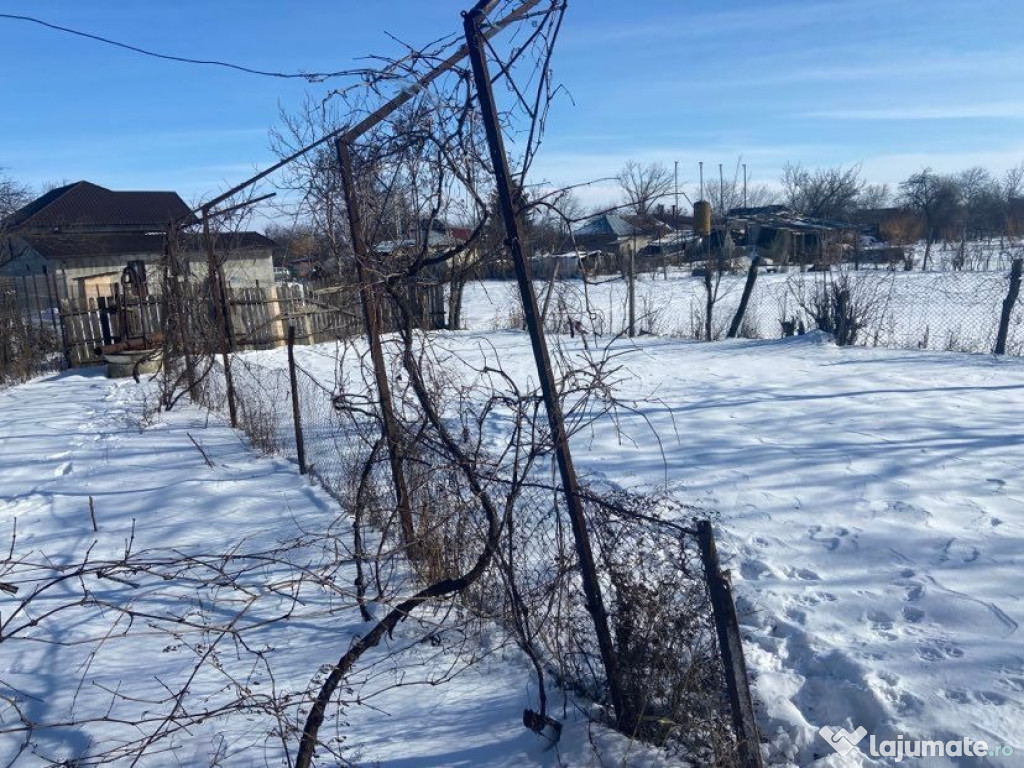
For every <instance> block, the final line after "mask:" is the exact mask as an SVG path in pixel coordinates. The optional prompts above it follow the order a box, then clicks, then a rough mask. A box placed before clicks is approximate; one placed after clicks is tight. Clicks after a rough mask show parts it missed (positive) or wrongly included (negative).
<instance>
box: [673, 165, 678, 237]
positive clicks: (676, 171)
mask: <svg viewBox="0 0 1024 768" xmlns="http://www.w3.org/2000/svg"><path fill="white" fill-rule="evenodd" d="M675 180H676V182H675V183H676V202H675V205H674V206H672V217H673V218H675V217H677V216H678V215H679V161H678V160H676V168H675ZM673 224H675V225H676V226H677V227H678V226H679V223H678V222H675V221H674V222H673Z"/></svg>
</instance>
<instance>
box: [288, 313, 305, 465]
mask: <svg viewBox="0 0 1024 768" xmlns="http://www.w3.org/2000/svg"><path fill="white" fill-rule="evenodd" d="M288 377H289V379H291V384H292V421H293V422H294V424H295V450H296V453H298V456H299V474H300V475H304V474H306V444H305V442H304V441H303V439H302V411H301V410H300V409H299V377H298V371H296V369H295V326H294V325H292V324H291V323H289V324H288Z"/></svg>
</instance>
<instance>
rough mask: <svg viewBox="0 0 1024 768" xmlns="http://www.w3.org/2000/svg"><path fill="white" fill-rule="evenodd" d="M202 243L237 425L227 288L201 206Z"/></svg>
mask: <svg viewBox="0 0 1024 768" xmlns="http://www.w3.org/2000/svg"><path fill="white" fill-rule="evenodd" d="M203 245H204V246H205V248H206V264H207V268H208V271H209V276H210V295H211V296H212V298H213V306H214V313H215V316H216V318H217V329H218V332H219V334H220V354H221V361H222V363H223V365H224V386H225V388H226V389H227V391H228V414H229V415H230V417H231V426H232V427H233V428H234V427H237V426H238V411H237V409H236V407H235V382H234V379H233V378H232V376H231V355H230V354H228V353H229V351H230V346H231V338H230V333H231V330H230V329H231V321H230V318H229V317H228V315H227V313H228V312H230V311H231V309H230V307H229V306H228V304H227V289H226V288H225V287H224V282H223V281H222V280H221V279H220V278H221V275H220V270H219V269H218V268H217V256H216V254H215V253H214V249H213V236H212V235H211V234H210V210H209V208H203Z"/></svg>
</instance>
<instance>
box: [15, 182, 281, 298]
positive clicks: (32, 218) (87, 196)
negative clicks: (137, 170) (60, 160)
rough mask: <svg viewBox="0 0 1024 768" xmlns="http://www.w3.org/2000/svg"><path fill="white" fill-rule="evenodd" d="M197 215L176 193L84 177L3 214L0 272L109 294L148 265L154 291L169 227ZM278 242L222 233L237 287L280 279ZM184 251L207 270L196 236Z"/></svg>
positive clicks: (222, 251)
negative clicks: (131, 268)
mask: <svg viewBox="0 0 1024 768" xmlns="http://www.w3.org/2000/svg"><path fill="white" fill-rule="evenodd" d="M195 221H196V220H195V217H194V216H193V215H192V212H191V210H190V209H189V207H188V206H187V205H186V204H185V202H184V201H183V200H182V199H181V198H180V197H179V196H178V195H177V194H176V193H175V192H136V191H132V192H120V191H113V190H110V189H106V188H105V187H101V186H99V185H97V184H92V183H90V182H88V181H79V182H76V183H74V184H69V185H67V186H64V187H59V188H57V189H53V190H51V191H49V192H47V193H46V194H45V195H43V196H42V197H39V198H37V199H36V200H34V201H32V202H31V203H29V204H28V205H26V206H24V207H23V208H20V209H19V210H17V211H15V212H14V213H13V214H11V215H10V216H9V217H8V218H7V219H6V220H4V222H3V225H2V227H0V232H2V233H3V234H2V238H0V276H4V277H18V276H22V275H26V276H29V275H41V274H46V275H52V276H53V279H54V281H55V282H58V281H62V282H63V284H64V285H63V288H64V289H65V290H64V291H61V293H66V294H67V295H72V296H82V297H90V298H92V297H100V296H109V295H111V292H112V290H113V289H112V286H113V285H115V284H117V283H118V282H119V281H120V279H121V274H122V273H123V272H124V270H125V268H126V267H127V266H128V264H129V263H131V262H142V264H144V265H145V271H146V278H147V282H148V284H149V287H150V291H151V292H158V291H159V289H160V282H161V278H162V270H161V268H160V263H161V261H162V260H163V258H164V251H165V246H166V233H167V231H168V226H169V225H170V224H172V222H173V223H176V224H178V225H180V226H185V225H189V224H194V223H195ZM273 247H274V242H273V241H272V240H270V239H269V238H266V237H264V236H263V235H261V234H259V233H257V232H238V233H232V234H220V235H217V236H216V239H215V242H214V249H215V253H216V254H217V256H218V259H219V260H220V261H221V263H222V264H223V270H224V275H225V277H226V279H227V280H228V282H229V283H230V284H231V285H233V286H236V287H251V286H254V285H256V284H257V283H259V284H261V285H270V284H272V283H273V281H274V269H273V260H272V251H273ZM179 248H180V252H181V253H182V255H183V256H184V258H185V261H186V263H188V264H189V265H190V266H191V271H192V273H193V274H194V275H195V276H196V277H197V278H198V279H201V278H202V277H203V276H204V275H205V274H206V256H205V253H204V251H203V247H202V243H201V242H200V240H199V238H198V237H197V236H195V235H191V236H185V237H183V238H182V240H181V242H180V243H179Z"/></svg>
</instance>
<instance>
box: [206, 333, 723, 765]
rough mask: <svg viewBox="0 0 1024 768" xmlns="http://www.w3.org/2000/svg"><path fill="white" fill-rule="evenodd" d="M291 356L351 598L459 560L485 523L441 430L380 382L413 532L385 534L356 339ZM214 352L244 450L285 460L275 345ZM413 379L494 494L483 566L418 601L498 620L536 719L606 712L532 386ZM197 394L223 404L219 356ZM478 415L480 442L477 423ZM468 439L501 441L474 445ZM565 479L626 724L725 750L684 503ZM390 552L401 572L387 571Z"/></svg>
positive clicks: (286, 433) (291, 437) (445, 569)
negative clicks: (573, 490)
mask: <svg viewBox="0 0 1024 768" xmlns="http://www.w3.org/2000/svg"><path fill="white" fill-rule="evenodd" d="M392 351H395V350H392ZM397 357H398V356H397V355H389V364H390V365H391V366H393V368H394V370H393V373H394V374H395V376H394V378H393V380H394V381H397V382H401V381H402V378H401V377H400V376H399V375H398V373H399V372H398V370H397V366H398V365H399V362H398V359H397ZM303 360H304V361H305V362H306V365H303V364H301V363H300V364H297V366H296V382H297V389H296V391H297V395H298V402H299V413H300V422H301V439H302V440H303V443H304V448H305V461H306V464H307V466H308V469H309V474H311V475H312V476H313V477H314V478H316V480H317V482H318V483H320V484H321V485H322V486H323V487H324V488H325V489H326V490H327V491H328V492H329V493H330V494H331V495H332V496H334V497H335V498H336V499H337V500H338V501H339V502H340V504H341V507H342V509H344V510H349V511H351V512H352V513H353V515H354V516H355V518H356V526H355V528H356V534H355V537H354V540H353V541H352V542H349V543H348V544H347V552H345V553H344V554H345V556H347V557H355V558H356V559H357V560H358V561H360V562H361V564H362V569H361V575H360V581H361V582H362V583H361V584H360V585H359V586H360V588H361V589H362V590H363V595H364V596H363V599H364V600H365V602H367V603H374V602H378V601H379V602H384V603H387V602H389V601H391V602H393V601H395V600H396V599H397V597H398V596H400V594H401V593H403V591H404V592H408V590H409V589H410V588H411V587H412V586H413V585H414V584H415V583H421V584H422V583H426V584H429V583H432V582H434V581H436V580H438V579H444V578H451V577H452V576H453V575H454V574H458V573H465V572H466V571H467V570H468V569H469V568H471V567H472V565H473V561H474V560H475V558H476V557H477V556H478V553H479V549H480V547H481V542H482V541H483V540H484V539H485V538H486V536H485V532H486V528H487V521H486V519H485V517H484V515H483V513H482V511H481V507H480V502H479V499H478V494H476V493H475V492H474V491H473V490H472V489H471V487H470V485H469V484H467V483H466V481H465V479H464V468H462V467H459V466H456V462H454V461H453V459H452V455H451V453H450V452H449V451H448V450H446V448H445V445H444V440H443V439H441V438H440V437H438V436H437V435H433V434H429V433H428V432H427V431H426V430H424V429H422V428H417V427H416V422H415V411H416V406H415V404H414V402H413V399H412V396H411V393H410V392H409V391H408V389H407V388H405V387H403V386H401V385H399V386H398V387H396V391H395V392H394V397H395V401H396V405H397V406H398V411H399V413H400V414H402V421H403V425H404V431H403V434H404V435H405V436H406V438H407V440H406V441H403V448H402V458H403V464H404V465H405V468H406V471H407V473H408V474H407V482H408V485H409V488H410V495H411V497H412V506H413V508H414V510H415V511H416V534H417V536H416V545H415V547H414V548H409V547H406V546H404V545H403V542H402V540H401V536H400V531H399V528H398V525H397V522H396V511H395V507H396V498H395V493H394V491H393V489H392V483H391V477H390V471H389V468H388V461H387V455H386V451H385V449H384V446H383V445H382V441H381V439H380V434H381V427H380V423H379V421H378V416H377V413H376V410H375V407H374V404H373V403H372V401H371V400H370V399H369V396H368V395H366V394H364V393H367V392H372V388H371V387H370V386H369V382H370V381H371V380H372V379H371V377H370V372H369V371H368V370H367V366H366V364H364V360H363V357H362V354H361V345H360V344H356V343H352V342H341V341H339V342H338V343H337V344H335V345H320V346H318V347H313V348H308V349H306V350H304V352H303ZM310 360H313V361H314V364H313V365H312V366H311V367H312V370H310V369H309V367H307V366H309V364H310ZM421 362H422V361H421ZM231 365H232V373H233V380H234V387H235V400H236V404H237V410H238V420H239V425H240V427H242V428H243V429H244V430H245V431H246V433H247V434H248V435H249V437H250V439H251V440H252V442H253V444H254V446H256V447H257V448H259V449H260V450H262V451H264V452H267V453H276V454H280V455H284V456H286V457H288V458H290V459H293V460H296V459H297V455H298V444H297V441H296V435H297V431H296V429H295V421H294V419H293V417H292V400H291V396H292V393H291V388H290V382H289V371H288V368H287V364H286V359H285V357H284V355H283V353H282V352H260V353H249V354H246V355H240V356H235V357H234V358H233V359H232V363H231ZM427 367H428V368H430V367H429V366H427ZM330 372H333V375H332V373H330ZM427 378H428V380H430V381H431V383H432V387H433V391H434V396H436V397H437V403H438V405H439V407H441V408H442V410H443V413H444V420H445V424H446V427H447V430H448V432H449V433H450V434H451V435H454V436H456V439H457V440H458V441H459V442H460V444H461V445H463V446H464V448H465V449H466V450H467V452H468V453H470V454H471V455H472V456H473V457H474V459H473V472H474V474H475V477H476V480H477V482H478V483H479V484H480V487H481V488H482V489H483V491H484V492H485V493H487V494H488V495H489V496H491V497H492V498H494V499H497V500H499V502H500V505H501V507H502V509H501V514H502V529H501V535H500V544H499V546H498V547H497V549H496V552H495V557H494V561H493V563H492V566H491V567H490V568H489V569H488V570H487V572H486V573H485V574H484V576H483V577H482V578H481V579H480V580H479V581H477V582H476V583H474V584H473V585H472V587H471V588H469V589H468V590H466V591H465V592H464V593H463V594H462V595H460V596H458V597H457V598H455V597H453V598H450V599H446V600H444V601H442V603H441V605H440V606H439V607H436V608H435V609H434V615H439V614H440V615H445V614H452V612H454V615H456V616H462V618H461V619H459V621H460V622H461V626H462V629H463V631H468V629H467V628H470V627H475V628H476V631H478V632H481V633H486V634H490V635H493V633H494V631H495V628H499V629H500V631H501V633H502V634H503V639H501V640H500V641H498V644H499V645H501V644H506V643H507V644H515V645H517V646H518V647H519V648H521V649H522V650H523V651H524V652H525V653H526V655H527V657H528V658H529V659H530V661H531V663H532V665H533V668H534V671H535V673H536V675H537V676H538V678H539V681H540V682H539V686H538V690H539V692H541V701H540V714H541V715H543V717H545V718H550V717H557V716H560V715H561V716H564V715H566V714H567V712H566V711H562V712H558V711H555V706H554V705H552V704H551V703H550V702H548V701H547V695H548V692H551V691H554V690H556V689H562V690H565V691H567V692H569V693H570V694H579V695H581V696H584V697H586V698H587V699H589V700H591V701H593V702H596V707H597V708H596V709H594V710H592V711H591V712H590V713H589V714H591V715H592V716H596V717H597V718H598V719H601V718H602V717H606V716H607V717H608V719H609V721H610V720H611V717H610V714H608V713H609V712H610V704H609V702H608V701H607V700H606V698H605V696H606V691H607V681H606V680H605V678H604V670H603V668H602V665H601V663H600V654H599V650H598V645H597V640H596V637H595V634H594V625H593V622H592V619H591V617H590V615H589V613H588V610H587V608H586V604H587V601H586V598H585V595H584V591H583V587H582V581H581V577H580V573H579V566H578V563H577V561H576V555H575V550H574V546H573V539H572V533H571V527H570V524H569V520H568V517H567V513H566V504H565V498H564V494H563V491H562V488H561V485H560V483H559V480H558V475H557V472H556V470H555V466H554V456H553V453H552V450H551V444H550V437H549V435H548V433H547V426H546V422H545V420H544V417H543V413H542V412H540V411H538V410H537V409H536V405H537V396H536V393H520V395H519V396H517V397H513V396H512V395H511V394H510V393H508V392H501V391H500V390H501V387H500V385H499V380H500V377H494V378H491V379H489V383H488V384H486V385H481V383H480V381H479V379H476V380H474V384H473V386H469V387H467V386H464V385H461V384H459V381H460V379H461V377H460V376H458V375H456V374H454V373H453V371H452V370H450V369H447V370H438V369H436V368H431V369H430V372H429V373H428V375H427ZM469 378H473V377H472V376H471V377H469ZM485 378H486V377H485ZM502 398H504V402H505V407H502V406H501V405H500V404H499V401H500V400H502ZM201 402H202V403H203V404H204V405H205V406H207V407H209V408H211V409H213V410H215V411H217V412H220V413H223V414H226V413H227V408H226V390H225V384H224V377H223V375H222V372H221V371H220V370H219V366H215V367H214V369H213V370H212V372H211V375H208V376H207V377H206V378H205V379H204V381H203V385H202V392H201ZM495 424H497V425H500V427H499V429H498V431H499V432H500V433H501V435H500V436H499V437H498V439H497V442H495V437H496V436H495V435H494V434H492V433H491V432H490V431H493V430H494V428H495V427H494V425H495ZM484 425H490V426H486V427H485V426H484ZM484 444H486V445H489V446H495V445H501V446H502V448H501V449H500V450H495V449H494V448H493V447H492V448H491V449H487V450H484V449H482V448H481V446H482V445H484ZM582 493H583V494H584V497H585V508H586V515H587V518H588V519H587V524H588V527H589V528H590V530H591V532H592V535H593V540H594V550H595V557H596V559H597V562H598V567H599V571H600V575H601V579H602V582H603V589H604V592H605V595H606V601H607V608H608V614H609V619H610V624H611V629H612V633H613V636H614V640H615V646H616V654H617V657H618V661H619V665H620V668H621V673H622V677H623V680H625V681H626V695H627V696H628V697H629V698H630V703H631V706H633V707H635V709H636V711H638V712H639V713H640V718H639V724H638V726H637V732H636V734H635V735H637V736H641V737H643V738H644V739H645V740H647V741H650V742H654V743H658V744H661V745H663V746H665V747H666V748H667V749H669V750H670V751H671V752H672V753H674V754H676V755H679V756H680V757H682V758H685V759H689V760H692V761H694V762H695V764H700V765H734V764H735V762H734V761H735V759H736V754H737V748H736V736H735V732H734V729H733V726H732V723H731V721H730V710H729V699H728V696H727V694H726V690H727V686H726V683H725V671H724V669H723V664H722V660H721V655H720V653H719V648H718V640H717V638H716V625H715V617H714V612H713V611H712V608H711V603H710V598H709V594H708V589H707V582H706V579H705V574H704V572H703V570H702V560H701V552H700V547H699V544H698V541H697V539H696V537H695V534H694V530H693V528H692V527H690V526H688V525H686V524H685V523H684V522H681V521H685V520H686V519H687V517H688V516H689V517H692V512H691V511H689V510H686V509H683V508H681V507H680V506H679V505H678V504H677V503H675V502H673V501H671V500H670V499H668V498H667V497H666V498H661V497H653V496H642V495H634V494H627V493H624V492H619V491H613V490H609V489H605V488H594V487H590V488H587V487H584V489H583V491H582ZM349 519H350V518H349ZM413 550H414V551H413ZM407 554H410V555H412V556H411V557H410V558H409V559H408V560H406V558H405V555H407ZM408 564H411V567H412V569H413V572H414V576H413V581H412V582H410V581H409V580H408V578H409V577H408V575H403V574H407V572H408V567H409V565H408ZM445 606H447V607H445ZM442 631H443V630H442V629H439V630H438V632H442ZM493 642H494V640H493V638H492V643H493ZM572 700H573V697H572V695H570V696H569V697H568V698H567V699H563V700H562V701H572ZM562 706H568V704H563V705H562ZM534 715H536V713H534Z"/></svg>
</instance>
